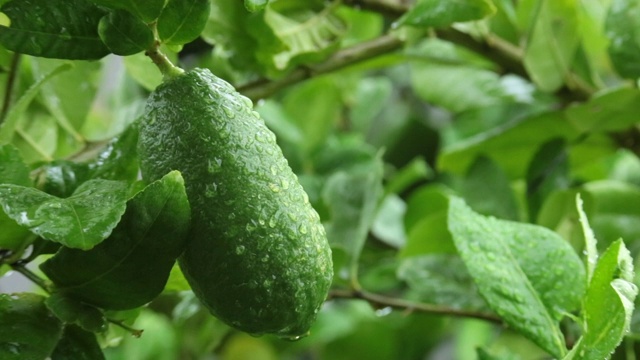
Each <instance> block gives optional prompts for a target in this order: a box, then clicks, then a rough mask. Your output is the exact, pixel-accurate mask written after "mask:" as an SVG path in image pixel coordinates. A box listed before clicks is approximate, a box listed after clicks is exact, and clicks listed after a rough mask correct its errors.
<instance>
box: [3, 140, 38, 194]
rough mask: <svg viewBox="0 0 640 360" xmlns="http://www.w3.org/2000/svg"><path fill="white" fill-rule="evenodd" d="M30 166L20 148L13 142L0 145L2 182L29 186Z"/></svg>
mask: <svg viewBox="0 0 640 360" xmlns="http://www.w3.org/2000/svg"><path fill="white" fill-rule="evenodd" d="M31 183H32V181H31V179H30V178H29V167H27V165H26V164H25V163H24V161H23V160H22V156H21V155H20V152H19V151H18V149H16V147H15V146H13V145H11V144H6V145H0V184H14V185H22V186H29V185H31Z"/></svg>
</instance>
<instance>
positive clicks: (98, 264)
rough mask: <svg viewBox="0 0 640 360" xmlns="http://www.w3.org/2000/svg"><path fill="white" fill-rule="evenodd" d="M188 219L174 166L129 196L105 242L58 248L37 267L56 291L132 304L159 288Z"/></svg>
mask: <svg viewBox="0 0 640 360" xmlns="http://www.w3.org/2000/svg"><path fill="white" fill-rule="evenodd" d="M189 221H190V208H189V203H188V201H187V198H186V193H185V190H184V181H183V179H182V176H181V175H180V173H179V172H177V171H174V172H171V173H169V174H167V175H166V176H165V177H163V178H162V179H160V180H158V181H155V182H153V183H151V184H150V185H149V186H147V187H146V188H145V189H144V190H142V191H141V192H139V193H138V194H137V195H136V196H135V197H133V198H132V199H131V200H129V202H128V203H127V211H126V212H125V214H124V216H123V217H122V220H121V221H120V223H119V224H118V226H117V227H116V228H115V229H114V230H113V232H112V233H111V236H110V237H109V238H108V239H106V240H105V241H104V242H102V243H101V244H99V245H98V246H96V247H95V248H93V249H91V250H89V251H80V250H76V249H67V248H62V249H60V251H58V253H57V254H56V255H55V256H54V257H52V258H51V259H49V260H47V261H46V262H44V263H43V264H42V265H41V266H40V268H41V269H42V271H43V272H44V273H45V274H46V275H47V276H48V277H49V278H50V279H51V280H52V281H53V282H54V284H55V285H56V286H57V289H58V290H59V291H61V292H63V293H67V294H69V295H72V296H74V297H75V298H77V299H80V300H82V301H84V302H86V303H88V304H92V305H96V306H98V307H102V308H105V309H116V310H122V309H131V308H135V307H138V306H141V305H144V304H146V303H148V302H149V301H151V300H153V299H154V298H155V297H156V296H157V295H158V294H159V293H160V292H161V291H162V289H163V287H164V286H165V284H166V282H167V278H168V277H169V273H170V271H171V267H172V266H173V264H174V263H175V260H176V258H177V257H178V256H179V255H180V254H181V253H182V251H183V250H184V246H185V241H186V233H187V231H188V228H189ZM78 269H82V271H78Z"/></svg>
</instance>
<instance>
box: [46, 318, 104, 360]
mask: <svg viewBox="0 0 640 360" xmlns="http://www.w3.org/2000/svg"><path fill="white" fill-rule="evenodd" d="M51 360H104V354H103V353H102V349H101V348H100V344H98V339H96V335H95V334H93V333H91V332H88V331H85V330H82V329H81V328H79V327H77V326H75V325H67V326H65V327H64V332H63V333H62V338H61V339H60V342H58V345H57V346H56V348H55V350H54V351H53V353H52V354H51Z"/></svg>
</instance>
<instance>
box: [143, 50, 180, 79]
mask: <svg viewBox="0 0 640 360" xmlns="http://www.w3.org/2000/svg"><path fill="white" fill-rule="evenodd" d="M145 55H147V56H148V57H150V58H151V60H152V61H153V63H154V64H156V66H157V67H158V69H160V72H161V73H162V75H164V78H165V79H170V78H173V77H176V76H178V75H180V74H183V73H184V70H182V69H181V68H179V67H177V66H175V65H173V63H172V62H171V60H169V58H168V57H167V56H166V55H165V54H164V53H162V52H161V51H160V49H159V48H158V46H155V47H154V48H153V49H150V50H147V51H146V52H145Z"/></svg>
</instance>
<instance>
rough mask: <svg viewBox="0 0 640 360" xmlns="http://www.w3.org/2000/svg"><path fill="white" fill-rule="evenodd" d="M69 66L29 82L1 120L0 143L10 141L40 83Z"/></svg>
mask: <svg viewBox="0 0 640 360" xmlns="http://www.w3.org/2000/svg"><path fill="white" fill-rule="evenodd" d="M1 34H2V31H1V27H0V37H1V36H2V35H1ZM70 68H71V65H70V64H62V65H60V66H58V67H56V68H55V69H53V70H51V72H50V73H48V74H47V75H45V76H43V77H41V78H40V79H38V80H37V81H35V82H33V84H31V86H30V87H29V89H27V91H25V92H24V94H22V96H21V97H20V99H18V101H17V102H16V103H15V104H14V105H13V106H12V107H11V109H10V110H9V112H8V113H7V115H6V116H5V118H4V121H3V122H2V124H0V145H3V144H7V143H9V142H11V139H12V138H13V134H14V133H15V132H16V127H17V126H18V120H20V117H21V116H22V115H23V114H24V112H25V111H26V110H27V107H28V106H29V104H30V103H31V101H32V100H33V98H35V97H36V95H38V92H39V91H40V88H41V87H42V85H43V84H44V83H46V82H47V81H49V80H50V79H51V78H53V77H54V76H56V75H58V74H59V73H61V72H63V71H67V70H69V69H70Z"/></svg>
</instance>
